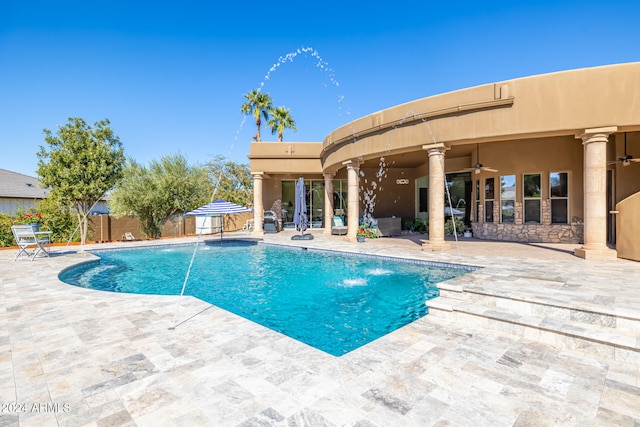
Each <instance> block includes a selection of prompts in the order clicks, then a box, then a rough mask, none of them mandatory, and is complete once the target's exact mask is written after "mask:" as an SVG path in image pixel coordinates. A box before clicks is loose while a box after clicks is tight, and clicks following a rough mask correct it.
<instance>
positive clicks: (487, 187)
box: [484, 178, 495, 222]
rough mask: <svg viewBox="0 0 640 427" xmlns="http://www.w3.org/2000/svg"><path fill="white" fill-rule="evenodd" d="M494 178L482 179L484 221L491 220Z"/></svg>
mask: <svg viewBox="0 0 640 427" xmlns="http://www.w3.org/2000/svg"><path fill="white" fill-rule="evenodd" d="M494 182H495V178H487V179H485V180H484V222H493V200H494V199H495V192H494Z"/></svg>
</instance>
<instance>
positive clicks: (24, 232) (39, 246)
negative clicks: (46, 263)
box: [11, 225, 51, 261]
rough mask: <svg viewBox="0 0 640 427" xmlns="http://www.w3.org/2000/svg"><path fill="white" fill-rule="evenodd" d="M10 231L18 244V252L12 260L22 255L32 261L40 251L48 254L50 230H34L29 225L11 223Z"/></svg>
mask: <svg viewBox="0 0 640 427" xmlns="http://www.w3.org/2000/svg"><path fill="white" fill-rule="evenodd" d="M11 231H12V232H13V237H14V238H15V239H16V244H17V245H18V253H17V254H16V256H15V258H14V259H13V260H14V261H15V260H17V259H18V258H20V257H22V256H23V255H26V256H27V258H30V259H31V260H32V261H33V260H34V258H35V257H36V256H37V255H38V254H40V253H43V254H45V256H49V252H50V249H51V239H50V236H51V231H34V230H33V227H32V226H31V225H12V226H11Z"/></svg>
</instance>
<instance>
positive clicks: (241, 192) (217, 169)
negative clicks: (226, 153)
mask: <svg viewBox="0 0 640 427" xmlns="http://www.w3.org/2000/svg"><path fill="white" fill-rule="evenodd" d="M206 168H207V169H208V170H209V176H211V177H212V181H213V186H214V190H213V191H214V193H213V195H212V199H213V200H217V199H224V200H226V201H227V202H232V203H237V204H239V205H242V206H251V205H252V204H253V178H252V177H251V171H250V169H249V165H248V164H246V163H236V162H232V161H229V160H227V159H225V158H224V157H223V156H217V157H215V158H214V159H213V160H212V161H211V162H209V163H207V165H206ZM213 200H212V201H213Z"/></svg>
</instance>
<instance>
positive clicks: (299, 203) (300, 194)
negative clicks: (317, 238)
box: [291, 178, 313, 240]
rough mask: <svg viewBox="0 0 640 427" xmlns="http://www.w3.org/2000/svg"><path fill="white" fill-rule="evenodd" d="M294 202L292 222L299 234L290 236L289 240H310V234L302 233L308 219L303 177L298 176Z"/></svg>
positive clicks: (311, 236)
mask: <svg viewBox="0 0 640 427" xmlns="http://www.w3.org/2000/svg"><path fill="white" fill-rule="evenodd" d="M295 202H296V205H295V209H294V212H293V223H294V224H295V225H296V230H298V231H300V235H299V236H298V235H295V236H292V237H291V240H312V239H313V235H312V234H304V231H305V230H306V229H307V227H308V225H309V219H308V218H307V197H306V190H305V188H304V179H303V178H298V182H297V183H296V200H295Z"/></svg>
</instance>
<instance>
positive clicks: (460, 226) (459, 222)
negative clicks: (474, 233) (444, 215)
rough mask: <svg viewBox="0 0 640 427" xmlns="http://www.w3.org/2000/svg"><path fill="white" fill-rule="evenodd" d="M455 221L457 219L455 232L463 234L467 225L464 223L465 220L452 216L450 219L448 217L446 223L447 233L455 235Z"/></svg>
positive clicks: (445, 230)
mask: <svg viewBox="0 0 640 427" xmlns="http://www.w3.org/2000/svg"><path fill="white" fill-rule="evenodd" d="M454 221H455V232H456V234H457V235H459V236H461V235H462V233H464V229H465V225H464V221H463V220H461V219H460V218H451V217H449V219H447V222H445V223H444V232H445V233H447V234H448V235H453V233H454V229H453V228H454V227H453V222H454Z"/></svg>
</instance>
